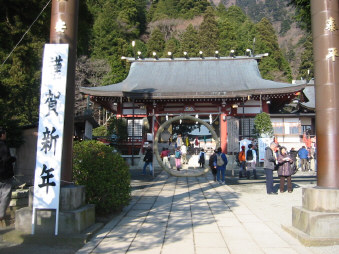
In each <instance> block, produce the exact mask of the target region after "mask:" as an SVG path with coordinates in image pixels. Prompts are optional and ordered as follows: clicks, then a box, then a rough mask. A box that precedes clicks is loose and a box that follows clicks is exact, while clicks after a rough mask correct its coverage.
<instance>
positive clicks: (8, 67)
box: [0, 0, 50, 131]
mask: <svg viewBox="0 0 339 254" xmlns="http://www.w3.org/2000/svg"><path fill="white" fill-rule="evenodd" d="M45 4H46V3H41V1H37V0H33V1H29V2H28V1H24V0H17V1H11V2H9V1H3V2H2V5H1V10H0V60H1V66H0V91H1V92H0V112H1V116H0V125H5V126H10V125H11V122H15V123H16V124H17V126H16V127H18V126H22V125H27V124H36V123H37V121H38V105H39V98H40V77H41V71H40V70H41V63H42V51H43V45H44V43H45V42H47V41H48V37H49V22H48V20H49V19H50V13H49V12H48V9H47V10H46V11H45V12H43V13H42V15H41V16H40V18H39V19H38V20H37V21H36V22H35V25H34V26H32V27H31V29H30V31H28V33H27V34H26V35H25V37H23V40H22V41H21V42H20V43H19V44H18V46H17V47H15V45H16V44H17V43H18V42H19V40H20V38H21V37H22V36H23V35H24V33H25V32H26V30H27V29H28V27H29V25H30V24H32V23H33V21H34V20H35V19H36V17H37V16H38V14H39V13H40V11H41V10H42V9H43V7H44V6H45ZM12 50H13V52H12V54H11V55H10V56H9V54H10V52H11V51H12ZM6 59H7V60H6ZM10 131H12V130H10Z"/></svg>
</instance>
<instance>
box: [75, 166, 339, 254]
mask: <svg viewBox="0 0 339 254" xmlns="http://www.w3.org/2000/svg"><path fill="white" fill-rule="evenodd" d="M295 178H296V179H295V182H294V192H293V193H282V194H279V195H276V196H268V195H267V194H266V191H265V181H264V178H263V177H262V176H259V179H258V180H247V179H246V180H239V179H238V178H236V177H228V178H227V184H226V185H220V184H218V183H215V182H213V180H212V179H213V177H212V175H211V174H210V173H208V174H207V175H205V176H201V177H190V178H188V177H179V178H178V177H172V176H169V175H167V173H165V172H161V173H159V174H158V175H157V177H156V178H155V179H153V180H152V181H149V182H148V184H146V183H145V182H143V183H142V189H138V187H137V183H134V186H135V188H134V191H133V192H132V197H133V199H132V200H133V202H132V203H131V205H129V206H128V209H124V210H123V212H122V213H121V214H120V215H119V217H117V218H115V219H113V220H112V221H111V222H110V223H108V225H109V226H106V227H105V228H104V230H103V231H101V232H100V234H98V235H97V236H96V237H94V238H93V239H92V240H91V241H90V242H89V243H88V244H86V245H85V246H84V247H83V248H82V249H80V250H79V251H78V252H77V253H81V254H82V253H128V254H130V253H133V254H137V253H147V254H152V253H159V254H167V253H170V254H172V253H173V254H179V253H185V254H189V253H192V254H203V253H213V254H218V253H225V254H228V253H230V254H244V253H251V254H256V253H260V254H275V253H277V254H284V253H286V254H325V253H326V254H334V253H336V254H337V253H339V246H330V247H305V246H303V245H301V243H299V241H298V240H296V239H294V238H293V237H292V236H291V235H289V234H288V233H287V232H285V231H284V230H283V229H282V227H281V225H282V224H284V225H291V214H292V206H294V205H300V204H301V198H302V196H301V189H302V188H301V187H304V186H305V187H306V186H307V187H309V186H314V181H315V180H314V178H315V176H314V175H305V174H303V175H302V176H301V177H300V178H297V177H295ZM276 185H277V181H275V188H277V186H276Z"/></svg>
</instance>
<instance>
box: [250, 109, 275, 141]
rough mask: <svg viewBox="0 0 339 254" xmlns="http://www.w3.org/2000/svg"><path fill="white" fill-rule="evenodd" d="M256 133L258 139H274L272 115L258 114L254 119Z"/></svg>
mask: <svg viewBox="0 0 339 254" xmlns="http://www.w3.org/2000/svg"><path fill="white" fill-rule="evenodd" d="M254 131H255V133H256V134H257V136H258V137H263V136H267V137H272V136H273V127H272V122H271V118H270V115H269V114H267V113H265V112H262V113H260V114H257V115H256V116H255V118H254Z"/></svg>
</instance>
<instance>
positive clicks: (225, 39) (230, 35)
mask: <svg viewBox="0 0 339 254" xmlns="http://www.w3.org/2000/svg"><path fill="white" fill-rule="evenodd" d="M218 26H219V51H220V54H221V55H226V56H228V55H229V53H230V51H231V50H235V49H237V44H238V41H237V31H236V29H235V26H234V24H233V23H232V22H230V21H229V20H228V19H227V18H224V19H220V20H219V24H218Z"/></svg>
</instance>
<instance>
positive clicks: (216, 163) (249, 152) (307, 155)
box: [143, 135, 316, 195]
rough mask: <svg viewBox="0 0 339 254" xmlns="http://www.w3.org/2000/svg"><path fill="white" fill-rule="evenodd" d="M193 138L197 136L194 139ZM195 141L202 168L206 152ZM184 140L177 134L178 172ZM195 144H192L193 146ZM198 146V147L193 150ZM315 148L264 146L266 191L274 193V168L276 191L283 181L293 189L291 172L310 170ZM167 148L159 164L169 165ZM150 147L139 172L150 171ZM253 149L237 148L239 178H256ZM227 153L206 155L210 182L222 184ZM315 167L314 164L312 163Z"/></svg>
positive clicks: (184, 155) (184, 158) (185, 161)
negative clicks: (277, 180)
mask: <svg viewBox="0 0 339 254" xmlns="http://www.w3.org/2000/svg"><path fill="white" fill-rule="evenodd" d="M196 139H197V138H196ZM198 142H199V141H195V140H194V142H193V148H194V150H193V151H194V154H195V155H198V151H199V155H198V163H199V166H200V167H202V168H204V167H205V162H206V157H205V156H206V152H205V151H204V149H203V148H200V147H199V146H198V145H199V143H198ZM186 143H187V142H186V141H184V140H183V139H182V137H181V135H178V138H177V140H176V143H175V151H174V158H175V167H176V170H178V171H180V170H181V168H182V165H183V164H188V159H187V154H188V147H187V146H186ZM195 143H196V145H195ZM197 147H199V149H196V148H197ZM315 153H316V151H315V150H313V149H310V148H309V149H307V148H306V147H305V146H302V147H301V148H300V149H299V150H298V151H297V150H295V149H294V148H292V149H291V150H290V151H289V152H288V150H287V149H286V147H283V146H279V145H278V144H276V143H275V142H272V143H271V144H270V145H269V146H268V147H266V148H265V157H264V165H263V166H264V171H265V177H266V191H267V194H269V195H276V194H278V193H277V192H275V191H274V188H273V172H274V171H277V174H278V177H279V180H280V188H279V191H280V193H283V192H285V183H287V192H289V193H291V192H292V191H293V185H292V175H294V174H295V173H296V172H297V171H298V170H299V168H300V170H301V171H302V172H306V171H312V167H311V163H310V161H311V159H315V156H316V154H315ZM170 154H171V153H170V150H169V149H168V148H163V150H162V152H161V154H160V157H161V159H162V161H163V163H164V164H165V165H166V166H167V167H169V168H171V166H170V159H169V158H170ZM151 157H153V156H152V149H148V150H147V152H146V155H145V158H144V161H145V164H144V168H143V174H146V167H147V166H150V173H151V174H152V173H153V168H152V159H151ZM257 158H258V156H257V151H256V147H255V146H254V145H252V144H249V145H248V146H247V149H246V147H245V146H241V151H240V152H239V153H238V155H237V160H238V164H239V178H247V179H251V177H253V179H258V175H257V169H256V165H257ZM227 162H228V160H227V156H226V155H225V154H224V153H223V152H222V149H221V147H219V148H218V149H216V150H215V151H214V152H213V153H212V154H211V155H210V156H209V160H208V166H209V167H210V169H211V172H212V174H213V178H214V181H216V182H219V183H220V184H224V183H225V173H226V165H227ZM315 167H316V163H315Z"/></svg>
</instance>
